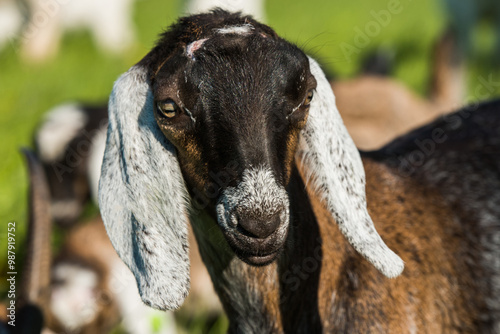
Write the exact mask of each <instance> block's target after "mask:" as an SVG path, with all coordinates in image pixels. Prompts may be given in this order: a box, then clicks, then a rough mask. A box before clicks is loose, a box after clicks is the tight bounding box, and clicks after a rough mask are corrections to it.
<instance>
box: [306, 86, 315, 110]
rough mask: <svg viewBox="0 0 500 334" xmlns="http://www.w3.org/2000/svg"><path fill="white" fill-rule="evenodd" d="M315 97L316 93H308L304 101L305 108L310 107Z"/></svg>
mask: <svg viewBox="0 0 500 334" xmlns="http://www.w3.org/2000/svg"><path fill="white" fill-rule="evenodd" d="M313 96H314V91H312V90H310V91H309V92H307V96H306V99H305V100H304V106H306V107H309V105H310V104H311V101H312V99H313Z"/></svg>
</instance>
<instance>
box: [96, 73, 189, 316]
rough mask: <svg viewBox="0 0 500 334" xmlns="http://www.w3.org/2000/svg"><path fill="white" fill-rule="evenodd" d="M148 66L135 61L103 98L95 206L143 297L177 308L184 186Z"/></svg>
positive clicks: (183, 280)
mask: <svg viewBox="0 0 500 334" xmlns="http://www.w3.org/2000/svg"><path fill="white" fill-rule="evenodd" d="M153 105H154V103H153V93H152V91H151V89H150V86H149V84H148V82H147V70H146V69H145V68H144V67H142V66H140V65H136V66H134V67H132V68H131V69H130V70H129V71H128V72H127V73H125V74H123V75H122V76H121V77H120V78H119V79H118V81H117V82H116V83H115V86H114V88H113V92H112V93H111V97H110V101H109V125H108V137H107V141H106V150H105V152H104V160H103V164H102V170H101V179H100V184H99V205H100V209H101V214H102V218H103V220H104V224H105V226H106V230H107V232H108V235H109V238H110V239H111V242H112V244H113V246H114V248H115V249H116V251H117V253H118V255H119V256H120V258H121V259H122V260H123V261H124V262H125V263H126V264H127V266H128V267H129V268H130V270H131V271H132V272H133V273H134V275H135V279H136V281H137V286H138V288H139V293H140V295H141V298H142V300H143V301H144V303H146V304H147V305H149V306H151V307H154V308H156V309H161V310H166V309H175V308H178V307H179V306H180V305H181V304H182V302H183V301H184V298H185V297H186V296H187V294H188V292H189V258H188V243H187V219H188V218H187V214H186V198H187V192H186V188H185V185H184V181H183V178H182V174H181V171H180V168H179V164H178V161H177V156H176V153H175V150H174V147H173V145H172V144H171V143H170V142H169V141H168V140H167V139H166V138H165V136H164V135H163V134H162V133H161V131H160V129H159V128H158V126H157V124H156V122H155V119H154V112H153Z"/></svg>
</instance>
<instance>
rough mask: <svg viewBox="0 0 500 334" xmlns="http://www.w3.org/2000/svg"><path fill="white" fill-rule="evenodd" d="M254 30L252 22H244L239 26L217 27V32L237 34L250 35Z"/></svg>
mask: <svg viewBox="0 0 500 334" xmlns="http://www.w3.org/2000/svg"><path fill="white" fill-rule="evenodd" d="M253 30H254V27H253V26H252V25H251V24H248V23H247V24H242V25H237V26H229V27H224V28H219V29H216V30H215V32H217V33H218V34H222V35H226V34H235V35H249V34H251V33H252V31H253Z"/></svg>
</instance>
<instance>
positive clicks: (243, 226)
mask: <svg viewBox="0 0 500 334" xmlns="http://www.w3.org/2000/svg"><path fill="white" fill-rule="evenodd" d="M282 211H283V210H279V211H278V212H276V213H274V214H272V215H270V216H267V217H255V216H249V215H244V214H243V215H238V216H239V217H238V227H239V229H240V231H241V232H242V233H243V234H245V235H247V236H249V237H252V238H258V239H264V238H267V237H268V236H270V235H271V234H272V233H273V232H274V231H276V229H277V228H278V226H279V225H280V222H281V212H282Z"/></svg>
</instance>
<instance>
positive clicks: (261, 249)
mask: <svg viewBox="0 0 500 334" xmlns="http://www.w3.org/2000/svg"><path fill="white" fill-rule="evenodd" d="M287 232H288V231H287V229H285V231H284V233H279V232H278V231H277V232H275V233H273V234H272V235H270V236H269V237H267V238H265V239H256V238H252V237H249V236H247V235H245V234H241V233H238V232H237V231H234V232H233V233H225V237H226V240H227V241H228V243H229V245H230V247H231V249H232V250H233V251H234V253H235V254H236V255H237V256H238V258H239V259H240V260H242V261H243V262H245V263H247V264H249V265H252V266H265V265H268V264H270V263H271V262H273V261H274V260H275V259H276V257H277V256H278V255H279V254H280V252H281V249H282V248H283V245H284V240H285V239H286V236H287V234H288V233H287Z"/></svg>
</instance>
